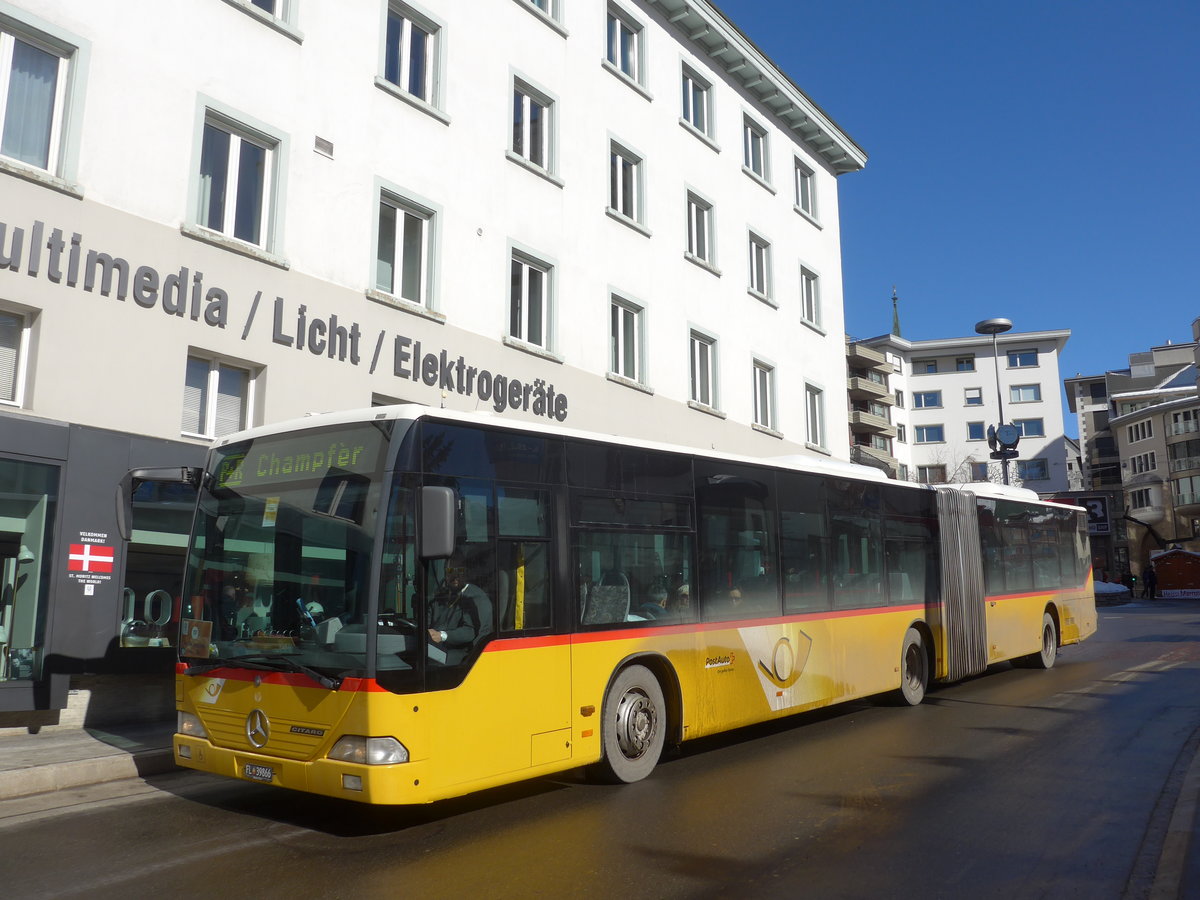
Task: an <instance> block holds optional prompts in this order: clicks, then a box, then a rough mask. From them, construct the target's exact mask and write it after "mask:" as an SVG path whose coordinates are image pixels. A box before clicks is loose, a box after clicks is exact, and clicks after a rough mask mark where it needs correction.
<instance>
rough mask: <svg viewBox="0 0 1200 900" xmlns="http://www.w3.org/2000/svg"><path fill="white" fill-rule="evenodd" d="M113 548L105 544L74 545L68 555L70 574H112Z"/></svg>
mask: <svg viewBox="0 0 1200 900" xmlns="http://www.w3.org/2000/svg"><path fill="white" fill-rule="evenodd" d="M112 570H113V548H112V547H105V546H104V545H103V544H72V545H71V550H70V553H69V554H68V555H67V571H68V572H111V571H112Z"/></svg>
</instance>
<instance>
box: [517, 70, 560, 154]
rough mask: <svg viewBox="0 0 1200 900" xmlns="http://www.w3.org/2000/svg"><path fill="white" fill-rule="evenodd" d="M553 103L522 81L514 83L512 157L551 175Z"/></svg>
mask: <svg viewBox="0 0 1200 900" xmlns="http://www.w3.org/2000/svg"><path fill="white" fill-rule="evenodd" d="M553 106H554V105H553V103H552V102H551V101H550V99H549V98H548V97H546V96H545V95H544V94H541V93H539V92H537V91H535V90H533V88H531V87H530V86H529V85H527V84H525V83H524V82H522V81H519V80H514V82H513V130H512V147H511V148H510V149H511V150H512V152H513V154H514V155H516V156H519V157H520V158H521V159H523V160H525V161H526V162H528V163H531V164H533V165H534V166H537V167H538V168H539V169H544V170H545V171H547V172H552V171H554V166H553V160H552V156H551V141H550V131H551V125H552V123H551V116H552V115H553Z"/></svg>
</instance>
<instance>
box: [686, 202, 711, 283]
mask: <svg viewBox="0 0 1200 900" xmlns="http://www.w3.org/2000/svg"><path fill="white" fill-rule="evenodd" d="M687 220H688V233H687V252H688V255H689V256H692V257H694V258H695V259H698V260H700V261H701V262H703V263H707V264H708V265H709V266H711V265H713V262H714V260H715V258H716V257H715V255H714V253H713V227H712V226H713V208H712V204H711V203H709V202H707V201H705V200H701V199H700V198H699V197H697V196H696V195H695V194H693V193H690V192H689V193H688V195H687Z"/></svg>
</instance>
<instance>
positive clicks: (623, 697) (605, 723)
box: [597, 665, 667, 784]
mask: <svg viewBox="0 0 1200 900" xmlns="http://www.w3.org/2000/svg"><path fill="white" fill-rule="evenodd" d="M666 709H667V705H666V702H665V700H664V699H663V692H662V687H661V685H659V683H658V679H657V678H655V677H654V675H653V673H651V671H650V670H649V669H647V668H646V667H645V666H636V665H635V666H627V667H626V668H624V669H622V670H621V671H620V673H618V675H617V677H616V678H615V679H614V680H613V683H612V684H611V685H610V686H609V689H608V693H607V694H605V695H604V708H603V712H602V716H603V719H602V721H601V728H600V741H601V744H602V747H601V750H602V753H603V756H602V757H601V759H600V764H599V766H598V772H597V774H598V775H599V776H600V779H601V780H603V781H607V782H609V783H610V784H631V783H633V782H635V781H641V780H642V779H643V778H645V777H646V776H647V775H649V774H650V773H651V772H652V771H654V767H655V766H656V765H657V764H658V759H659V757H660V756H661V755H662V750H663V743H664V740H665V735H666V728H667V723H666V719H665V714H666Z"/></svg>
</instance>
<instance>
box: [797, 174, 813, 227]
mask: <svg viewBox="0 0 1200 900" xmlns="http://www.w3.org/2000/svg"><path fill="white" fill-rule="evenodd" d="M796 209H798V210H800V212H802V213H804V214H805V215H806V216H808V217H809V218H810V219H814V220H815V219H816V218H817V180H816V175H815V174H814V173H813V170H812V169H810V168H809V167H808V166H806V165H805V164H804V163H802V162H800V160H796Z"/></svg>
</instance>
